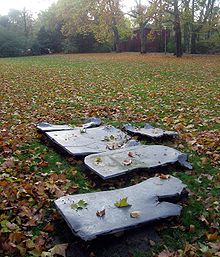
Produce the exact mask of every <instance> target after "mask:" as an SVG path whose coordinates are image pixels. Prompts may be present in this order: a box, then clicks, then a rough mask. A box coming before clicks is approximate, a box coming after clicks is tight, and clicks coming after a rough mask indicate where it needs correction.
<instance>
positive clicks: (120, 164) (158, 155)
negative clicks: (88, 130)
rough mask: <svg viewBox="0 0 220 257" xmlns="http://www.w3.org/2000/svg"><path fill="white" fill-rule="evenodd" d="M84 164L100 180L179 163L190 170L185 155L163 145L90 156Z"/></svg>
mask: <svg viewBox="0 0 220 257" xmlns="http://www.w3.org/2000/svg"><path fill="white" fill-rule="evenodd" d="M84 162H85V164H86V166H87V167H88V168H89V169H91V170H93V171H94V172H95V173H96V174H97V175H99V176H100V177H101V178H102V179H109V178H113V177H117V176H120V175H123V174H126V173H128V172H131V171H137V170H141V169H147V168H156V167H161V166H164V165H168V164H174V163H179V164H180V165H182V166H183V167H185V168H188V169H191V168H192V166H191V165H190V163H189V162H187V155H186V154H183V153H181V152H179V151H177V150H176V149H173V148H171V147H168V146H163V145H140V146H134V147H128V148H124V149H120V150H115V151H113V152H106V153H99V154H92V155H89V156H87V157H86V158H85V160H84Z"/></svg>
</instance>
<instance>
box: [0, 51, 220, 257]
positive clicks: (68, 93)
mask: <svg viewBox="0 0 220 257" xmlns="http://www.w3.org/2000/svg"><path fill="white" fill-rule="evenodd" d="M78 63H80V65H78ZM219 70H220V57H219V56H196V57H195V56H193V57H183V58H182V59H176V58H174V57H173V58H172V57H169V58H166V57H165V56H162V55H146V56H145V55H138V54H133V53H131V54H129V53H123V54H120V55H112V54H100V55H96V54H86V55H74V56H73V55H59V56H56V55H54V56H50V58H48V57H47V56H46V57H43V58H41V57H28V58H5V59H0V199H1V201H0V209H1V213H0V224H1V225H0V249H1V250H0V254H2V253H4V254H8V255H15V256H18V255H23V256H24V255H25V254H26V255H27V254H31V252H32V253H33V254H34V253H35V255H36V254H39V255H40V254H41V253H42V252H43V251H46V252H48V251H47V250H48V249H51V248H52V247H50V246H49V245H47V242H48V239H49V238H53V235H52V234H51V233H52V232H50V231H47V230H45V231H43V230H42V229H43V228H45V226H46V224H50V223H51V222H52V223H53V221H54V220H55V219H57V216H58V215H57V213H56V211H55V210H54V208H53V206H52V202H53V200H54V199H56V198H57V197H60V196H62V195H64V194H66V193H74V192H77V191H78V190H79V191H80V190H85V191H87V192H88V191H90V190H91V188H90V187H89V186H88V182H87V181H86V179H85V178H84V177H83V175H82V174H81V173H79V172H78V173H77V174H76V172H73V171H72V170H71V167H70V165H69V164H66V163H65V164H64V162H63V160H62V159H57V157H54V152H53V151H51V150H48V148H47V147H43V146H42V144H40V143H37V144H36V142H39V139H40V138H41V135H39V134H38V133H37V131H36V128H35V125H36V124H37V123H39V122H43V121H47V122H50V123H61V122H62V123H66V124H73V123H74V124H76V123H77V120H80V119H82V118H85V117H89V116H99V117H101V118H105V119H106V120H111V121H112V122H117V121H118V120H121V121H125V122H136V123H145V122H149V123H152V124H153V125H158V126H160V127H161V126H162V127H163V128H165V129H171V130H176V131H178V132H179V134H180V138H179V139H178V140H176V141H175V144H176V147H179V148H180V149H185V151H187V152H189V153H190V155H191V157H190V158H193V159H192V160H191V162H193V164H194V167H195V171H192V172H190V173H189V174H183V175H181V174H179V175H178V176H181V178H182V179H183V181H184V182H185V183H187V184H188V186H189V188H190V189H191V191H192V192H193V193H194V195H193V196H192V198H193V200H194V202H196V203H197V202H198V203H200V205H201V208H198V210H197V209H196V205H195V204H193V201H191V203H190V202H189V203H188V204H189V206H188V207H190V209H191V210H189V211H191V213H187V214H186V215H185V216H184V217H183V218H182V219H183V220H182V223H183V225H184V226H186V227H187V226H189V227H190V225H195V224H192V221H193V219H194V216H193V215H194V213H195V216H196V217H195V220H196V219H197V221H195V222H197V223H196V225H195V231H191V232H190V233H191V234H192V235H194V237H196V236H197V237H198V238H199V239H198V240H200V241H201V242H200V243H202V244H203V245H205V247H202V251H201V249H200V248H201V247H200V245H199V244H197V243H192V244H193V247H196V250H195V251H194V250H193V251H194V252H196V251H197V252H198V254H200V255H202V254H206V255H207V256H211V255H210V254H212V256H216V255H215V254H217V253H218V252H217V253H216V252H212V251H210V249H211V250H212V249H213V248H214V250H217V249H215V247H216V245H215V244H217V243H218V240H219V239H218V237H217V236H216V233H217V232H216V228H217V227H218V225H219V222H218V220H219V204H217V203H219V195H218V193H217V190H219V186H218V185H219V172H217V167H218V166H219V164H220V149H219V142H220V141H219V140H220V132H219V131H220V130H219V126H220V125H219V99H220V95H219V83H220V76H219ZM48 156H52V158H48ZM129 157H131V159H132V158H133V156H130V155H129ZM52 163H54V164H55V163H57V165H52ZM73 163H77V162H76V161H75V160H74V162H73ZM203 174H208V175H209V177H206V176H204V175H203ZM73 182H74V183H73ZM189 216H190V217H192V218H191V222H190V221H189V224H188V219H190V218H189ZM198 226H199V228H200V229H198ZM191 227H192V226H191ZM201 230H202V231H203V233H202V236H201V235H199V234H198V233H199V232H198V231H201ZM186 231H187V229H186ZM187 233H189V232H185V234H184V233H183V235H182V236H183V237H184V238H186V239H185V240H188V239H187V238H188V234H187ZM210 240H211V241H210ZM189 243H190V244H189V245H191V242H189ZM210 243H213V244H210ZM207 247H208V248H207ZM183 250H184V246H183V249H182V251H183ZM205 250H207V253H203V252H204V251H205ZM167 251H170V252H171V253H172V249H170V250H169V249H168V250H167ZM217 251H218V250H217Z"/></svg>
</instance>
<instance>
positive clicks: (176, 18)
mask: <svg viewBox="0 0 220 257" xmlns="http://www.w3.org/2000/svg"><path fill="white" fill-rule="evenodd" d="M165 11H166V12H168V13H169V14H170V15H171V16H172V20H173V29H174V33H175V55H176V57H181V56H182V55H183V49H182V34H181V24H180V11H179V2H178V0H166V7H165Z"/></svg>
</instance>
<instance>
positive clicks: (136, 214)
mask: <svg viewBox="0 0 220 257" xmlns="http://www.w3.org/2000/svg"><path fill="white" fill-rule="evenodd" d="M140 215H141V212H140V211H132V212H131V213H130V217H131V218H134V219H137V218H139V217H140Z"/></svg>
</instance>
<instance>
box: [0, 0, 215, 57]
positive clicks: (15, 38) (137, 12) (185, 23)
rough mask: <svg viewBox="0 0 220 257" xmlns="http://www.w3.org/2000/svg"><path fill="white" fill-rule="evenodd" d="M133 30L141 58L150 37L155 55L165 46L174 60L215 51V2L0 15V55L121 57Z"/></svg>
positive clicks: (138, 0)
mask: <svg viewBox="0 0 220 257" xmlns="http://www.w3.org/2000/svg"><path fill="white" fill-rule="evenodd" d="M134 31H135V32H136V33H137V31H138V33H139V37H140V46H139V50H140V52H141V53H146V52H148V51H149V49H147V43H146V42H147V41H149V40H151V36H152V35H157V38H158V41H159V44H158V45H159V46H158V48H157V50H158V51H164V50H165V49H164V48H165V47H166V48H167V49H166V50H168V51H171V52H174V53H175V54H176V56H177V57H180V56H182V53H183V52H186V53H215V52H219V51H220V6H219V1H218V0H202V1H201V0H152V1H145V0H134V5H133V7H132V8H131V10H130V11H127V12H125V11H124V8H123V6H122V1H121V0H58V1H57V3H56V4H52V5H51V6H50V8H49V9H48V10H46V11H43V12H41V13H39V15H38V17H37V18H36V19H33V16H32V14H31V13H30V12H29V11H28V10H26V9H23V10H10V11H9V13H8V15H5V16H0V35H1V37H0V42H1V44H0V56H1V57H4V56H18V55H25V54H30V53H31V54H44V53H48V52H54V53H57V52H66V53H71V52H103V51H104V52H106V51H116V52H120V51H121V50H122V49H121V43H122V41H125V40H127V39H128V38H131V37H132V36H133V35H134ZM149 31H150V33H149ZM164 31H165V32H164ZM167 32H169V33H168V34H167ZM155 33H156V34H155ZM168 35H169V37H168ZM165 40H167V42H166V46H165V45H164V41H165Z"/></svg>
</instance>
